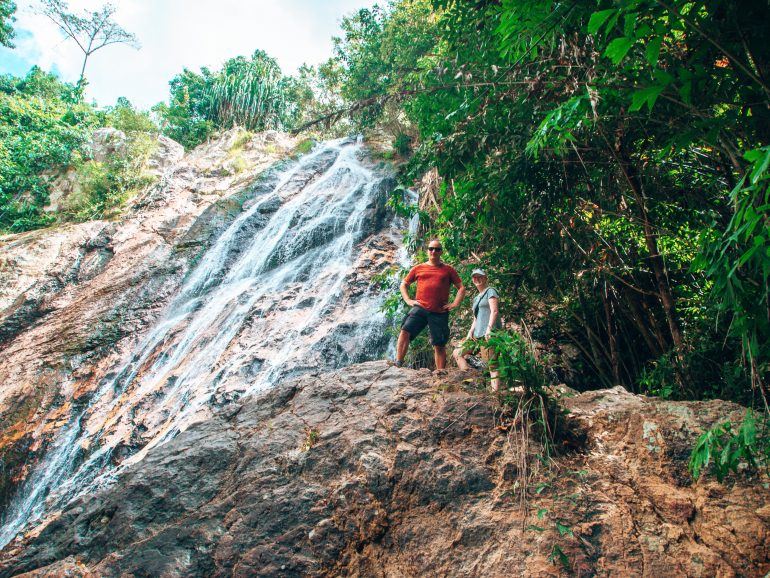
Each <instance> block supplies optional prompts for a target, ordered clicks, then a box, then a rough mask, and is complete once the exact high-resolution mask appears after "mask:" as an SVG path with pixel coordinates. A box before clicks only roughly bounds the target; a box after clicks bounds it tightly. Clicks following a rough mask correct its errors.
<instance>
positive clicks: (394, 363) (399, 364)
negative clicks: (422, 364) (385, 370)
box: [387, 359, 404, 367]
mask: <svg viewBox="0 0 770 578" xmlns="http://www.w3.org/2000/svg"><path fill="white" fill-rule="evenodd" d="M387 363H388V365H391V366H393V367H403V366H404V362H403V361H399V360H398V359H388V361H387Z"/></svg>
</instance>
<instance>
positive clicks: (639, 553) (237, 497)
mask: <svg viewBox="0 0 770 578" xmlns="http://www.w3.org/2000/svg"><path fill="white" fill-rule="evenodd" d="M468 388H470V389H468ZM563 403H564V405H565V406H566V407H567V408H568V409H569V413H568V414H567V417H566V422H565V424H564V425H565V427H564V430H563V431H565V432H567V433H566V434H565V435H564V436H562V437H561V438H559V442H560V444H561V445H563V446H564V447H563V449H562V450H561V451H560V452H559V453H558V455H556V456H555V458H554V459H553V461H552V462H551V463H550V464H549V466H548V467H542V466H541V467H540V468H539V469H538V468H537V467H536V464H538V463H540V461H539V460H537V459H535V458H534V457H533V454H536V453H537V452H539V451H542V448H540V449H538V447H537V446H536V444H534V442H531V444H532V445H531V447H530V449H529V451H528V452H527V453H528V454H529V457H528V458H527V459H522V451H523V449H522V448H523V446H522V445H521V442H522V440H521V438H520V437H519V436H518V435H517V432H520V429H519V426H517V425H516V423H515V421H513V420H511V419H510V418H508V417H506V416H505V415H500V413H499V411H498V408H497V405H496V403H495V402H494V401H493V400H492V399H491V398H489V397H487V396H486V395H485V394H483V393H481V392H480V391H478V390H476V389H473V388H472V387H471V386H470V385H468V383H467V380H466V382H462V381H461V377H460V376H458V375H456V374H452V373H450V374H449V376H447V377H442V378H436V377H433V376H432V375H431V374H430V373H429V372H428V371H427V370H422V371H411V370H403V369H396V368H392V367H388V366H387V365H386V364H385V363H384V362H371V363H365V364H361V365H355V366H351V367H349V368H347V369H344V370H341V371H339V372H336V373H327V374H315V375H307V376H304V377H302V378H299V379H296V380H294V381H289V382H285V383H282V384H280V385H279V386H277V387H276V388H275V389H273V390H271V391H269V392H266V393H263V394H260V395H258V396H254V397H249V398H245V399H243V400H241V401H239V402H237V403H232V404H229V405H226V406H224V407H222V408H221V410H220V411H219V412H218V413H217V414H216V415H215V416H214V417H212V418H211V419H210V420H208V421H205V422H201V423H198V424H195V425H194V426H192V427H191V428H190V429H188V430H187V431H186V432H184V433H182V434H181V435H179V436H178V437H177V438H175V439H174V440H172V441H170V442H169V443H167V444H165V445H162V446H158V447H155V448H153V450H152V451H151V452H149V453H148V455H147V457H146V458H145V459H144V460H143V461H142V462H140V463H138V464H135V465H134V466H132V467H131V468H129V469H126V470H125V471H124V472H123V473H122V474H121V475H120V476H119V478H118V479H117V481H116V482H115V483H114V484H113V485H112V486H111V487H108V488H104V489H103V490H101V491H100V492H99V493H97V494H95V495H89V496H85V497H81V498H78V499H77V500H75V501H74V502H72V503H70V504H69V505H68V506H67V508H66V509H65V510H64V511H63V512H62V513H61V515H59V516H58V517H56V518H55V519H53V520H50V521H49V523H48V524H47V526H46V527H45V528H42V529H40V530H38V531H37V532H36V533H35V535H29V536H27V537H25V538H23V539H20V540H17V541H15V542H13V543H11V544H10V545H9V546H7V547H6V549H5V550H4V552H3V554H2V559H1V561H0V574H1V575H2V576H12V575H19V574H21V573H25V572H26V573H27V574H23V575H26V576H51V575H58V576H65V575H66V576H125V575H133V576H161V575H163V576H253V575H260V576H327V575H328V576H339V575H344V576H428V575H430V576H559V575H566V574H570V575H578V576H593V575H600V576H762V575H764V574H765V573H766V572H768V571H770V539H769V538H770V534H769V533H770V493H769V492H768V490H767V489H766V486H763V485H762V484H763V483H764V484H767V480H766V479H764V480H762V479H759V480H758V479H749V480H746V479H744V478H740V479H734V480H730V481H728V482H726V484H725V485H722V484H719V483H716V482H715V481H713V480H710V479H708V478H704V479H701V481H699V482H698V483H692V480H690V478H689V476H688V474H687V473H686V459H687V453H688V451H689V448H690V447H691V444H692V442H693V440H694V438H695V436H697V435H698V434H699V432H701V431H702V429H703V428H705V427H708V426H710V425H712V424H713V423H714V422H716V421H718V420H721V419H725V418H729V417H731V418H733V419H735V418H736V416H740V415H741V414H742V410H741V408H740V407H738V406H735V405H731V404H726V403H724V402H718V401H715V402H697V403H696V402H693V403H671V402H665V401H661V400H657V399H650V398H644V397H640V396H635V395H631V394H629V393H627V392H625V391H624V390H622V389H619V388H618V389H613V390H604V391H596V392H590V393H585V394H581V395H573V396H569V394H567V395H565V397H564V398H563ZM517 483H518V484H519V488H521V487H524V486H527V488H528V492H527V496H526V500H525V501H522V499H521V498H522V494H521V492H518V491H517V486H516V485H517Z"/></svg>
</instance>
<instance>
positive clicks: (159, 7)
mask: <svg viewBox="0 0 770 578" xmlns="http://www.w3.org/2000/svg"><path fill="white" fill-rule="evenodd" d="M104 3H105V1H104V0H70V2H69V6H70V9H71V11H73V12H78V11H81V10H95V9H97V8H99V7H100V6H102V5H103V4H104ZM16 4H17V6H18V10H17V13H16V22H15V23H14V29H15V30H16V38H15V39H14V44H15V45H16V48H15V49H7V48H4V47H0V74H6V73H11V74H15V75H17V76H18V75H24V74H26V72H27V71H28V70H29V68H30V67H31V66H32V65H34V64H37V65H38V66H40V67H41V68H43V69H44V70H47V71H50V72H54V73H56V74H57V75H59V76H60V77H61V78H62V79H63V80H66V81H68V82H75V81H77V79H78V76H79V74H80V67H81V66H82V63H83V54H82V52H80V50H79V49H78V47H77V45H76V44H75V43H74V42H72V41H71V40H66V39H64V37H63V35H62V33H61V32H60V31H59V30H58V28H57V27H56V25H55V24H53V23H52V22H51V21H50V20H48V19H47V18H46V17H45V16H43V15H40V14H39V13H37V12H36V11H35V7H36V6H39V4H37V0H17V2H16ZM112 4H113V5H114V6H116V7H117V12H116V14H115V17H114V19H115V21H116V22H117V23H118V24H120V25H121V26H122V27H123V28H125V29H126V30H128V31H129V32H133V33H134V34H135V35H136V36H137V38H138V40H139V43H140V44H141V48H140V49H139V50H135V49H133V48H130V47H128V46H122V45H113V46H107V47H105V48H103V49H101V50H99V51H97V52H95V53H94V54H92V55H91V57H90V59H89V61H88V67H87V68H86V77H87V79H88V82H89V86H88V90H87V92H86V95H87V98H88V99H90V100H95V101H96V102H97V103H98V104H99V105H100V106H107V105H111V104H114V103H115V101H116V100H117V98H118V97H119V96H125V97H126V98H128V99H129V100H130V101H131V102H132V103H133V104H134V105H136V106H138V107H140V108H149V107H151V106H152V105H154V104H156V103H157V102H160V101H162V100H166V99H167V98H168V82H169V81H170V80H171V79H172V78H173V77H174V76H175V75H176V74H178V73H180V72H182V69H184V68H189V69H192V70H195V71H198V70H199V69H200V67H201V66H206V67H208V68H210V69H212V70H216V69H218V68H219V67H220V66H221V64H222V63H223V62H224V61H225V60H227V59H228V58H231V57H234V56H238V55H243V56H250V55H251V54H252V53H253V52H254V50H256V49H262V50H264V51H265V52H267V53H268V54H269V55H270V56H272V57H274V58H275V59H276V60H277V61H278V64H279V65H280V66H281V69H282V70H283V71H284V73H286V74H293V73H294V72H296V70H297V68H299V66H300V65H302V64H303V63H308V64H318V63H320V62H322V61H323V60H325V59H326V58H328V57H329V56H331V52H332V41H331V38H332V36H335V35H339V34H340V21H341V19H342V16H344V15H347V14H350V13H352V12H354V11H356V10H357V9H359V8H363V7H370V6H372V5H374V4H375V0H113V1H112ZM380 4H384V2H383V1H382V0H380Z"/></svg>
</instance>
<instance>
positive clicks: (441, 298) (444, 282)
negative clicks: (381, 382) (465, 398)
mask: <svg viewBox="0 0 770 578" xmlns="http://www.w3.org/2000/svg"><path fill="white" fill-rule="evenodd" d="M443 250H444V249H443V248H442V247H441V241H439V240H438V239H433V240H431V242H430V243H428V262H427V263H422V264H420V265H417V266H415V267H413V268H412V270H411V271H409V274H408V275H407V276H406V278H405V279H404V280H403V281H402V282H401V296H402V297H403V298H404V301H405V302H406V304H407V305H410V306H411V307H412V309H411V310H410V311H409V313H408V314H407V316H406V317H405V318H404V321H403V322H402V323H401V333H399V335H398V346H397V349H396V361H395V364H396V365H397V366H398V367H401V365H402V364H403V363H404V358H405V357H406V352H407V351H408V349H409V343H411V341H412V339H414V338H415V337H417V336H418V335H419V334H420V332H421V331H422V330H423V329H425V326H426V325H427V326H428V329H429V330H430V341H431V344H432V345H433V357H434V359H435V361H436V369H444V368H445V367H446V344H447V342H448V341H449V312H450V311H451V310H452V309H454V308H455V307H457V306H458V305H460V303H461V302H462V300H463V297H464V296H465V287H463V282H462V280H461V279H460V276H459V275H458V274H457V271H455V270H454V268H453V267H450V266H449V265H447V264H446V263H443V262H442V261H441V253H442V251H443ZM415 281H417V294H416V295H415V299H412V298H411V297H409V286H410V285H411V284H412V283H414V282H415ZM452 285H454V286H455V287H457V295H456V296H455V299H454V301H452V303H449V289H450V287H451V286H452Z"/></svg>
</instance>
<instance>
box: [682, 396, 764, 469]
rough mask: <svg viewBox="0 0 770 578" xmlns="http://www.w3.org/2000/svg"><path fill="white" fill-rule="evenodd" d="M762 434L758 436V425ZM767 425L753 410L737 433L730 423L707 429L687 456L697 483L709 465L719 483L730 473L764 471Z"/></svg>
mask: <svg viewBox="0 0 770 578" xmlns="http://www.w3.org/2000/svg"><path fill="white" fill-rule="evenodd" d="M758 421H759V425H760V427H761V432H760V433H759V435H758V433H757V425H758ZM767 428H768V422H767V420H766V419H763V420H757V418H756V416H755V415H754V412H753V411H752V410H750V409H749V410H747V411H746V415H745V417H744V418H743V423H742V424H741V426H740V427H739V428H738V431H733V425H732V424H731V423H730V422H729V421H725V422H723V423H720V424H718V425H716V426H714V427H713V428H711V429H709V430H707V431H706V432H704V433H703V435H701V436H700V437H699V438H698V441H697V443H696V444H695V448H693V450H692V453H691V454H690V463H689V468H690V473H691V474H692V477H693V478H695V479H696V480H697V479H698V478H699V477H700V476H701V474H702V473H703V472H704V471H706V470H707V469H708V468H709V466H711V471H712V472H713V473H714V474H715V475H716V477H717V480H719V481H720V482H721V481H722V480H724V479H725V477H726V476H727V475H728V474H729V473H730V472H732V473H738V472H739V471H740V470H741V469H742V468H744V467H745V468H746V470H747V471H750V470H756V469H757V468H761V467H764V468H767V466H768V463H769V462H770V437H768V435H767V433H768V430H767Z"/></svg>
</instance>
